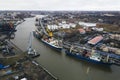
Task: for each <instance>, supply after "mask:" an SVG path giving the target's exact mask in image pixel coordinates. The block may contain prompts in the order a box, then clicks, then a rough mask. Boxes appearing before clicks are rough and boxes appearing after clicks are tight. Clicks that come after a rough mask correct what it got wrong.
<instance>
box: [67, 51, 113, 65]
mask: <svg viewBox="0 0 120 80" xmlns="http://www.w3.org/2000/svg"><path fill="white" fill-rule="evenodd" d="M65 53H66V54H67V55H68V56H72V57H75V58H77V59H79V60H83V61H87V62H90V63H94V64H100V65H108V66H109V65H112V63H104V62H102V61H97V60H92V59H90V58H86V57H83V56H81V55H77V54H74V53H70V52H69V51H67V50H66V51H65Z"/></svg>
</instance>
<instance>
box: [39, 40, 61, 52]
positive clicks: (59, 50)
mask: <svg viewBox="0 0 120 80" xmlns="http://www.w3.org/2000/svg"><path fill="white" fill-rule="evenodd" d="M41 41H42V42H43V43H44V44H46V45H47V46H49V47H50V48H52V49H54V50H56V51H58V52H61V50H62V48H60V47H56V46H54V45H51V44H50V43H48V42H46V41H44V40H43V39H41Z"/></svg>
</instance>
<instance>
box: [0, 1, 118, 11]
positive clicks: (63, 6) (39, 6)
mask: <svg viewBox="0 0 120 80" xmlns="http://www.w3.org/2000/svg"><path fill="white" fill-rule="evenodd" d="M0 10H84V11H85V10H98V11H100V10H114V11H116V10H117V11H120V0H0Z"/></svg>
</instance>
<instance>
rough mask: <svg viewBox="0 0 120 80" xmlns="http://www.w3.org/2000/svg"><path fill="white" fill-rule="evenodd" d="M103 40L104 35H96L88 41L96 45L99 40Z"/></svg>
mask: <svg viewBox="0 0 120 80" xmlns="http://www.w3.org/2000/svg"><path fill="white" fill-rule="evenodd" d="M101 40H103V37H102V36H101V35H100V36H96V37H94V38H93V39H91V40H90V41H88V43H89V44H92V45H95V44H97V43H98V42H100V41H101Z"/></svg>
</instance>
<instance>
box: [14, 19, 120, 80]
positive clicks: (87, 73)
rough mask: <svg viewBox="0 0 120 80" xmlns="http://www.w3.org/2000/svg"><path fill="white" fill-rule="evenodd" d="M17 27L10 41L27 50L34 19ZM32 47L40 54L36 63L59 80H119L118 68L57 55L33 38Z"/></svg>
mask: <svg viewBox="0 0 120 80" xmlns="http://www.w3.org/2000/svg"><path fill="white" fill-rule="evenodd" d="M25 20H26V21H25V22H23V23H22V24H20V25H18V26H17V32H16V33H15V39H14V40H12V41H13V42H14V43H15V44H16V45H17V46H18V47H19V48H20V49H22V50H23V51H26V50H27V47H28V40H29V34H30V32H31V31H33V30H34V29H35V25H34V24H35V18H26V19H25ZM32 45H33V47H34V48H35V49H36V50H37V51H38V52H39V53H40V54H41V56H40V57H39V58H38V59H37V61H38V62H39V63H40V64H41V65H42V66H43V67H45V68H46V69H47V70H48V71H49V72H51V73H52V74H53V75H54V76H56V77H58V78H59V80H120V74H119V73H120V67H119V66H114V65H112V66H110V67H106V66H99V65H95V64H91V63H87V62H83V61H80V60H77V59H74V58H72V57H69V56H66V55H65V53H64V51H63V52H61V53H59V52H56V51H54V50H52V49H50V48H49V47H48V46H46V45H44V44H43V43H42V42H41V41H39V40H37V39H36V38H34V37H33V42H32Z"/></svg>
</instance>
